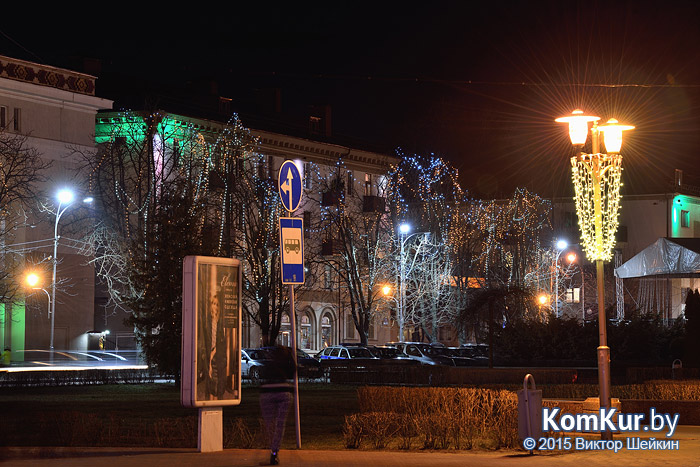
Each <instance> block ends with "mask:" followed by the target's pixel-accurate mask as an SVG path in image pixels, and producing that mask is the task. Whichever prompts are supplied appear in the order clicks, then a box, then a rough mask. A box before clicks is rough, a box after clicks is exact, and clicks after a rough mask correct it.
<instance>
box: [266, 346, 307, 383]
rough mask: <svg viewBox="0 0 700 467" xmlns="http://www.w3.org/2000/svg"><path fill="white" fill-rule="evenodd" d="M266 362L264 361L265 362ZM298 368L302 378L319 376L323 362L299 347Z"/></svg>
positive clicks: (267, 348)
mask: <svg viewBox="0 0 700 467" xmlns="http://www.w3.org/2000/svg"><path fill="white" fill-rule="evenodd" d="M271 348H272V347H260V349H258V350H263V351H267V350H269V349H271ZM263 364H264V362H263ZM297 368H298V369H299V376H300V377H302V378H318V377H320V376H321V364H320V363H319V361H318V360H316V359H315V358H313V357H312V356H311V355H309V354H307V353H306V352H304V351H303V350H301V349H297Z"/></svg>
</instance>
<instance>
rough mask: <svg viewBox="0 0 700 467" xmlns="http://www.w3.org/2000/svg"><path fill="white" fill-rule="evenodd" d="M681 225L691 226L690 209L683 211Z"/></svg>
mask: <svg viewBox="0 0 700 467" xmlns="http://www.w3.org/2000/svg"><path fill="white" fill-rule="evenodd" d="M681 227H690V211H681Z"/></svg>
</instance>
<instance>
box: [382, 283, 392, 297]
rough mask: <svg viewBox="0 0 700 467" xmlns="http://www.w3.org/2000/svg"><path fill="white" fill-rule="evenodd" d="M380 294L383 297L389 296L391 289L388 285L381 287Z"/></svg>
mask: <svg viewBox="0 0 700 467" xmlns="http://www.w3.org/2000/svg"><path fill="white" fill-rule="evenodd" d="M382 292H383V293H384V295H389V294H391V287H389V286H388V285H385V286H384V287H382Z"/></svg>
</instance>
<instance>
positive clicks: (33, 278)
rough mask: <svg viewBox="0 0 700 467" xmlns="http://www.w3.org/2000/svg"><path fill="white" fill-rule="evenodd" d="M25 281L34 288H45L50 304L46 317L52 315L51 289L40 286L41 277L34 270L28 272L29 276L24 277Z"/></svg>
mask: <svg viewBox="0 0 700 467" xmlns="http://www.w3.org/2000/svg"><path fill="white" fill-rule="evenodd" d="M24 281H25V282H26V283H27V285H28V286H29V287H31V288H32V289H34V290H43V291H44V293H45V294H46V297H47V298H48V299H49V302H48V306H47V307H46V317H47V318H48V317H49V316H50V315H51V295H49V291H48V290H46V289H45V288H43V287H40V286H39V285H38V284H39V282H40V281H41V278H40V277H39V276H38V275H37V274H36V273H34V272H31V273H29V274H27V276H26V277H25V278H24Z"/></svg>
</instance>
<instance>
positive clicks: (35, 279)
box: [26, 273, 39, 287]
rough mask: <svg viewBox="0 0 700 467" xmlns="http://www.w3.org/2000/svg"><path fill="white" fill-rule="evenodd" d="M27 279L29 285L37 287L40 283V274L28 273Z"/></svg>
mask: <svg viewBox="0 0 700 467" xmlns="http://www.w3.org/2000/svg"><path fill="white" fill-rule="evenodd" d="M26 280H27V285H29V287H36V285H37V284H38V283H39V276H37V275H36V274H34V273H31V274H27V278H26Z"/></svg>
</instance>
